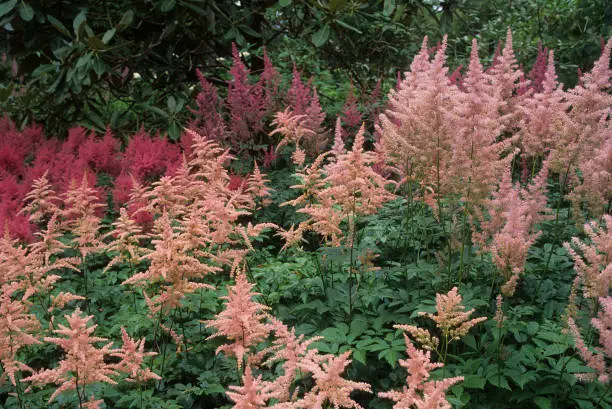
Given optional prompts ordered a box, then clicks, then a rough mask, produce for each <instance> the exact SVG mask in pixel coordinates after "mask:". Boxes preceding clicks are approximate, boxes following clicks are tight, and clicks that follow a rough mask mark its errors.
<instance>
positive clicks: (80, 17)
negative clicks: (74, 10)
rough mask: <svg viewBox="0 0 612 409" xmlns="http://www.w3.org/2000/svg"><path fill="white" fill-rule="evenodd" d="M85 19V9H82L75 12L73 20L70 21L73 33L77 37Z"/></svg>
mask: <svg viewBox="0 0 612 409" xmlns="http://www.w3.org/2000/svg"><path fill="white" fill-rule="evenodd" d="M86 21H87V14H86V10H85V9H83V10H81V12H80V13H79V14H77V16H76V17H75V18H74V21H73V22H72V29H73V30H74V34H75V35H76V36H77V37H78V36H79V31H80V30H81V27H83V25H84V24H85V22H86Z"/></svg>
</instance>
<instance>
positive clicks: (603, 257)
mask: <svg viewBox="0 0 612 409" xmlns="http://www.w3.org/2000/svg"><path fill="white" fill-rule="evenodd" d="M603 219H604V222H605V228H604V225H603V224H601V225H599V226H598V225H597V223H595V222H591V223H587V224H585V225H584V230H585V232H586V234H587V236H588V239H589V243H585V242H583V241H581V240H580V239H578V238H577V237H573V238H572V241H571V244H570V243H564V244H563V247H565V249H566V250H567V252H568V253H569V254H570V256H571V257H572V259H573V260H574V269H575V270H576V273H577V280H578V282H579V283H580V284H582V292H583V294H584V297H586V298H592V299H595V300H596V299H598V298H602V297H607V296H608V292H609V289H610V285H611V284H612V216H610V215H607V214H606V215H604V216H603Z"/></svg>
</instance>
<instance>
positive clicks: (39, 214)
mask: <svg viewBox="0 0 612 409" xmlns="http://www.w3.org/2000/svg"><path fill="white" fill-rule="evenodd" d="M48 173H49V171H48V170H47V171H45V173H44V174H43V175H42V176H41V177H40V178H38V179H36V180H34V183H32V188H31V189H30V192H29V193H28V194H27V195H26V196H25V197H24V201H25V202H26V205H25V206H24V207H23V209H21V211H20V212H19V213H26V214H29V215H30V216H29V220H30V221H31V222H34V223H40V222H43V221H44V220H45V219H47V218H48V217H51V215H53V214H54V213H57V212H59V210H60V209H59V207H58V204H59V201H60V198H59V197H57V196H56V195H55V192H54V191H53V189H52V188H51V184H50V183H49V179H48V178H47V175H48Z"/></svg>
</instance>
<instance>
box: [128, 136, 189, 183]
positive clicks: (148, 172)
mask: <svg viewBox="0 0 612 409" xmlns="http://www.w3.org/2000/svg"><path fill="white" fill-rule="evenodd" d="M180 158H181V156H180V150H179V147H178V146H177V145H174V144H171V143H169V142H168V140H167V139H165V138H164V139H162V138H160V137H159V136H157V137H155V138H152V137H151V136H150V135H149V134H148V133H147V132H146V131H145V130H144V128H141V129H140V130H139V131H138V132H137V133H136V134H135V135H133V136H132V137H131V138H130V143H129V145H128V146H127V148H126V149H125V152H124V153H123V158H122V160H121V170H122V171H123V172H125V173H127V174H130V175H133V176H134V177H135V178H136V180H138V181H140V182H143V183H145V182H152V181H154V180H157V179H158V178H159V177H160V176H161V175H163V174H164V173H166V170H167V169H168V168H172V167H174V165H175V164H176V163H179V162H180Z"/></svg>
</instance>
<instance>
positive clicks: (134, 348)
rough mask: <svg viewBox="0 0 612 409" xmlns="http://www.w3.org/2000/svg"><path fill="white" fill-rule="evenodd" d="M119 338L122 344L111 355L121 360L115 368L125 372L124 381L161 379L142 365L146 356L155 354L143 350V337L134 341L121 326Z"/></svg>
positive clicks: (142, 381)
mask: <svg viewBox="0 0 612 409" xmlns="http://www.w3.org/2000/svg"><path fill="white" fill-rule="evenodd" d="M121 340H122V341H123V345H122V347H121V348H120V349H118V350H116V351H115V352H113V354H112V355H113V356H114V357H116V358H119V359H120V360H121V361H120V362H119V363H118V364H117V365H116V367H117V370H118V371H120V372H123V373H125V374H127V378H126V381H128V382H138V383H140V384H142V383H144V382H147V381H149V380H161V377H160V376H159V375H157V374H156V373H154V372H153V371H151V369H149V368H147V367H144V368H143V364H144V359H145V358H146V357H148V356H154V355H157V353H155V352H145V351H144V348H145V339H144V338H142V339H141V340H139V341H136V340H134V339H132V338H130V336H129V335H128V333H127V332H126V330H125V328H123V327H121Z"/></svg>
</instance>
